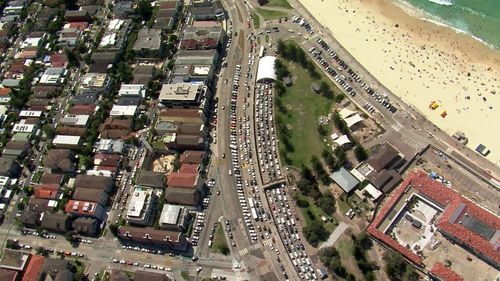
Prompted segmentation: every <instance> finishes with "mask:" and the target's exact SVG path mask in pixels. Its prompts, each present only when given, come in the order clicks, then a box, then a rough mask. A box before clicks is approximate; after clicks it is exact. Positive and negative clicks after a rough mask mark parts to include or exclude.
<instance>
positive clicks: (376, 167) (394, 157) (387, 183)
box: [366, 142, 405, 193]
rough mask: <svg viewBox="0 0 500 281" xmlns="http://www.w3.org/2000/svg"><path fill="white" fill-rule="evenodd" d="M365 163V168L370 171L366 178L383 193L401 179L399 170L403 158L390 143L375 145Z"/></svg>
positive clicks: (403, 160) (403, 161)
mask: <svg viewBox="0 0 500 281" xmlns="http://www.w3.org/2000/svg"><path fill="white" fill-rule="evenodd" d="M366 164H367V166H366V169H368V170H370V171H371V172H369V173H368V174H367V176H366V179H367V180H368V181H369V182H370V183H371V184H373V186H375V188H377V189H378V190H380V191H382V192H384V193H387V192H389V191H390V190H391V189H392V188H393V187H394V186H396V185H397V184H398V183H399V182H401V180H402V177H401V175H400V171H399V170H400V168H401V167H403V166H404V165H405V159H404V156H403V155H402V154H401V153H400V152H399V151H398V150H397V149H396V148H395V147H394V146H392V145H391V144H390V143H387V142H386V143H383V144H381V145H380V146H378V147H375V148H374V149H373V152H372V155H371V156H370V158H369V159H368V160H367V161H366Z"/></svg>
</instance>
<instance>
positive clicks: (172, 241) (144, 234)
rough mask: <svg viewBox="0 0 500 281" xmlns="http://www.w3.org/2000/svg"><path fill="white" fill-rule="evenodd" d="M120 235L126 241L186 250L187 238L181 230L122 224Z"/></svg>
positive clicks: (119, 229) (119, 230)
mask: <svg viewBox="0 0 500 281" xmlns="http://www.w3.org/2000/svg"><path fill="white" fill-rule="evenodd" d="M118 236H120V238H121V239H122V240H124V241H131V242H136V243H141V244H144V245H154V246H156V247H161V248H166V249H170V250H177V251H185V250H186V249H187V246H188V243H187V239H186V237H185V236H184V234H182V232H179V231H167V230H157V229H154V228H150V227H131V226H120V227H119V228H118Z"/></svg>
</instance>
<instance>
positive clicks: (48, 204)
mask: <svg viewBox="0 0 500 281" xmlns="http://www.w3.org/2000/svg"><path fill="white" fill-rule="evenodd" d="M55 206H57V201H53V200H49V199H41V198H34V197H33V198H31V199H30V201H29V203H28V210H29V211H31V212H37V213H43V212H47V211H50V210H53V208H54V207H55Z"/></svg>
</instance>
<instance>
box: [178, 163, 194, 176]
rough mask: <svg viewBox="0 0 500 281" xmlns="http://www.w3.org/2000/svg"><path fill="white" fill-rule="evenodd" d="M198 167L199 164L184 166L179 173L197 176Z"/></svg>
mask: <svg viewBox="0 0 500 281" xmlns="http://www.w3.org/2000/svg"><path fill="white" fill-rule="evenodd" d="M198 167H199V165H197V164H182V165H181V168H180V169H179V173H184V174H197V173H198Z"/></svg>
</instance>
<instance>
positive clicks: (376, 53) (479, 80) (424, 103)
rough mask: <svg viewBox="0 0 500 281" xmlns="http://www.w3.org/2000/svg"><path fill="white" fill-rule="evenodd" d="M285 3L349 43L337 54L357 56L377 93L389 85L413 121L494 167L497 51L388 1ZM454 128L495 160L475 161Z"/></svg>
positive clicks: (499, 84)
mask: <svg viewBox="0 0 500 281" xmlns="http://www.w3.org/2000/svg"><path fill="white" fill-rule="evenodd" d="M292 5H293V7H294V9H295V11H297V12H298V13H299V14H302V15H305V14H308V15H310V17H311V18H312V17H314V18H315V19H316V20H317V22H321V25H319V23H318V25H317V26H323V29H322V30H320V32H321V33H322V34H323V35H325V36H327V35H331V36H329V37H332V38H331V39H333V40H335V42H337V45H341V46H343V47H345V49H347V50H349V52H348V53H349V57H351V58H352V59H351V60H352V62H350V61H349V58H348V57H343V59H344V60H346V62H348V63H349V64H350V65H352V63H353V62H354V63H357V62H359V65H362V67H363V68H364V69H366V70H367V72H369V73H370V74H371V75H373V76H374V77H375V78H376V80H377V81H380V85H379V86H380V89H381V90H382V92H384V91H386V92H387V93H389V92H392V93H393V94H395V95H397V96H398V97H399V98H401V99H402V101H403V102H404V103H407V104H409V105H412V107H407V106H404V105H403V103H401V104H402V105H403V108H405V109H408V112H409V113H410V117H409V118H414V121H415V122H418V125H421V124H422V122H425V121H423V120H429V121H430V122H432V124H435V125H437V126H438V127H439V128H440V129H442V130H444V131H445V132H446V133H447V135H444V134H440V132H439V130H437V129H436V127H434V126H433V125H431V124H428V125H426V127H427V128H426V130H427V131H429V133H431V134H433V135H434V136H436V137H439V138H440V139H441V140H443V141H444V143H445V145H449V146H451V147H453V148H454V149H457V151H460V152H461V153H463V155H464V156H465V157H468V158H471V159H473V160H474V162H475V163H477V164H479V165H481V167H484V168H485V169H486V170H489V171H492V172H494V173H495V170H497V168H498V167H499V166H500V149H498V148H500V138H499V137H500V136H499V134H500V133H499V131H498V130H493V129H488V124H491V125H490V126H494V124H495V122H494V120H500V107H499V106H497V105H498V104H500V71H499V69H500V53H499V52H498V51H495V50H493V49H490V48H488V47H487V46H485V45H483V44H481V43H480V42H478V41H476V40H474V39H472V38H470V37H467V36H465V35H462V34H457V33H455V31H453V30H451V29H449V28H445V27H441V26H437V25H435V24H432V23H429V22H426V21H423V20H419V19H418V18H417V17H412V16H410V15H408V14H407V13H405V12H404V11H403V10H402V9H401V8H400V7H398V6H396V5H394V4H393V3H392V1H383V0H367V1H362V2H361V1H359V0H353V1H316V0H300V3H299V2H298V1H292ZM325 11H328V12H325ZM309 20H311V19H309ZM382 85H383V86H382ZM385 87H387V88H385ZM384 89H385V90H384ZM393 100H394V99H393ZM432 101H436V102H437V103H438V104H439V107H438V108H437V109H435V110H431V109H429V104H430V103H431V102H432ZM444 111H446V113H447V116H446V117H445V118H443V117H442V116H441V114H442V113H443V112H444ZM419 115H422V116H424V117H425V118H421V117H419ZM457 131H463V132H465V134H466V136H467V137H468V138H469V144H468V145H469V147H470V148H471V149H474V148H475V147H476V146H477V145H478V144H480V143H481V144H484V145H486V146H487V147H488V148H489V149H490V150H491V153H490V155H488V157H487V159H488V160H489V161H491V162H492V163H494V164H495V166H496V167H494V166H492V165H487V164H482V163H485V162H484V161H482V159H481V158H482V156H479V155H477V154H476V153H475V152H472V151H468V150H464V149H462V146H461V145H459V144H458V143H457V142H455V141H454V140H452V139H451V137H450V136H449V135H451V134H453V133H455V132H457ZM476 156H478V157H476ZM496 175H497V177H498V175H499V173H498V171H497V172H496Z"/></svg>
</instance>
